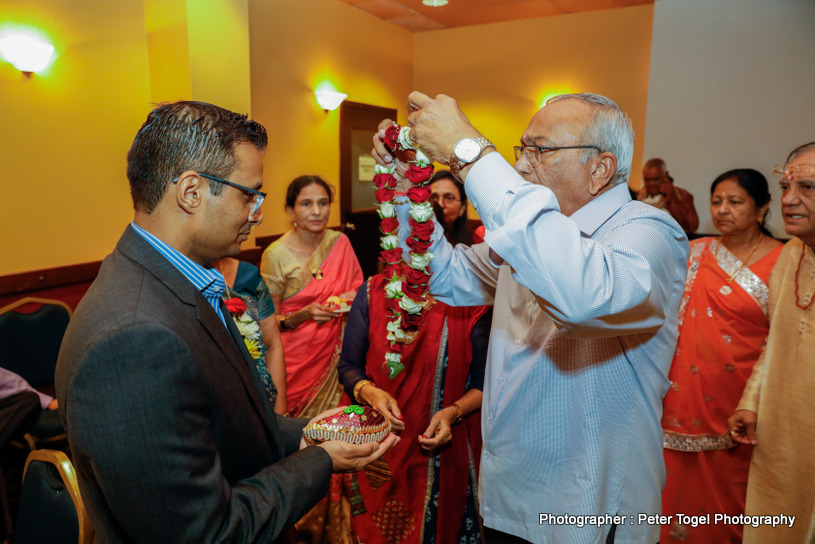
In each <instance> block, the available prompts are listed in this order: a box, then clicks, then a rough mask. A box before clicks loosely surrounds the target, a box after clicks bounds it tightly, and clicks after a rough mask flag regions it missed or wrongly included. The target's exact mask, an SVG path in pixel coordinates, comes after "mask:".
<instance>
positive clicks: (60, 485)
mask: <svg viewBox="0 0 815 544" xmlns="http://www.w3.org/2000/svg"><path fill="white" fill-rule="evenodd" d="M12 542H13V543H14V544H42V543H44V542H47V543H49V544H77V543H78V544H86V543H87V544H90V543H91V542H93V527H91V523H90V520H89V519H88V516H87V513H86V512H85V505H84V503H83V502H82V497H81V495H80V493H79V484H78V482H77V477H76V472H75V471H74V467H73V465H72V464H71V461H70V460H69V459H68V457H67V456H66V455H65V454H64V453H62V452H61V451H54V450H36V451H32V452H31V453H30V454H29V455H28V459H27V460H26V465H25V472H24V473H23V485H22V488H21V490H20V508H19V513H18V515H17V526H16V529H15V531H14V536H13V538H12Z"/></svg>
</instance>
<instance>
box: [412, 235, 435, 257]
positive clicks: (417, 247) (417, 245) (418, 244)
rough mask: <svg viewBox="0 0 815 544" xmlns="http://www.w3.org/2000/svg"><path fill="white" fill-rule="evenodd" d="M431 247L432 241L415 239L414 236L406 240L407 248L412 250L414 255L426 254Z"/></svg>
mask: <svg viewBox="0 0 815 544" xmlns="http://www.w3.org/2000/svg"><path fill="white" fill-rule="evenodd" d="M431 245H433V241H432V240H428V239H427V238H416V237H415V236H411V237H410V238H408V239H407V246H408V247H409V248H410V249H412V250H413V252H414V253H427V250H428V249H430V246H431Z"/></svg>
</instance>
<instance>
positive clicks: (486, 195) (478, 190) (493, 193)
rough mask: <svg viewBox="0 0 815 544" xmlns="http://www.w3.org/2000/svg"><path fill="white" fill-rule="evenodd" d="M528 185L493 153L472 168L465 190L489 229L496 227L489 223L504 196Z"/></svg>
mask: <svg viewBox="0 0 815 544" xmlns="http://www.w3.org/2000/svg"><path fill="white" fill-rule="evenodd" d="M498 180H500V182H499V181H498ZM526 183H527V181H526V180H524V179H523V178H522V177H521V175H520V174H519V173H518V172H516V171H515V169H514V168H513V167H512V165H511V164H509V163H508V162H507V161H506V159H504V157H502V156H501V154H500V153H498V152H493V153H489V154H487V155H485V156H484V157H482V158H480V159H478V161H476V163H475V164H473V165H472V166H471V167H470V171H469V172H468V173H467V178H466V179H465V181H464V188H465V190H466V191H467V197H468V198H469V199H470V202H472V203H473V207H474V208H475V209H476V211H477V212H478V215H479V216H480V217H481V220H482V221H484V222H485V226H486V227H487V228H488V229H489V228H490V227H491V226H494V225H490V224H488V223H487V222H488V221H489V220H490V219H491V216H492V215H493V213H495V211H496V210H497V209H498V208H499V206H500V205H501V201H502V198H503V196H504V194H506V192H507V191H509V190H512V189H516V188H519V187H521V186H523V185H524V184H526Z"/></svg>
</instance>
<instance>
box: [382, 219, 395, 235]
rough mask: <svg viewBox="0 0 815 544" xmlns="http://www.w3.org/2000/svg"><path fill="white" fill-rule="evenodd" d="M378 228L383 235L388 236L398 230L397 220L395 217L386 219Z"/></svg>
mask: <svg viewBox="0 0 815 544" xmlns="http://www.w3.org/2000/svg"><path fill="white" fill-rule="evenodd" d="M379 227H380V228H381V229H382V232H384V233H385V234H390V233H392V232H395V231H396V230H398V229H399V220H398V219H396V218H395V217H386V218H385V219H383V220H382V222H381V223H380V224H379Z"/></svg>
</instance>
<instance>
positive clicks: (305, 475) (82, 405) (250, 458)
mask: <svg viewBox="0 0 815 544" xmlns="http://www.w3.org/2000/svg"><path fill="white" fill-rule="evenodd" d="M230 321H231V320H229V319H227V322H230ZM230 324H231V323H230ZM231 329H232V330H227V328H225V327H224V324H223V323H222V322H221V321H220V319H219V318H218V316H217V314H216V313H215V311H214V310H213V309H212V307H211V306H210V305H209V304H208V303H207V301H206V300H205V299H204V297H203V296H202V295H201V294H200V293H199V292H198V291H197V290H196V289H195V287H194V286H193V285H192V283H190V282H189V281H188V280H187V279H186V278H185V277H184V276H183V274H181V273H180V272H179V271H178V270H177V269H176V268H175V267H173V265H171V264H170V263H169V262H168V261H167V260H166V259H165V258H164V257H163V256H161V254H159V253H158V252H157V251H156V250H155V249H153V248H152V247H151V246H150V245H149V244H148V243H147V242H146V241H145V240H144V239H143V238H142V237H141V236H140V235H139V234H138V233H136V232H135V231H134V230H133V229H132V228H131V227H129V226H128V228H127V229H126V230H125V233H124V234H123V235H122V237H121V239H120V240H119V243H118V245H117V247H116V250H115V251H114V252H113V253H112V254H111V255H109V256H108V257H107V258H106V259H105V261H104V262H103V264H102V268H101V270H100V271H99V275H98V277H97V278H96V280H95V281H94V283H93V285H92V286H91V288H90V289H89V291H88V293H87V294H86V295H85V297H84V298H83V299H82V302H81V303H80V304H79V306H78V307H77V310H76V312H75V313H74V315H73V317H72V319H71V324H70V326H69V328H68V331H67V333H66V335H65V339H64V341H63V344H62V349H61V351H60V356H59V361H58V364H57V372H56V388H57V397H58V398H59V404H60V412H61V414H62V418H63V420H64V422H65V426H66V429H67V431H68V436H69V441H70V445H71V451H72V453H73V459H74V464H75V466H76V469H77V472H78V474H79V478H80V488H81V491H82V497H83V500H84V501H85V505H86V507H87V508H88V511H89V515H90V519H91V522H92V523H93V526H94V529H95V531H96V535H97V539H98V540H99V541H101V542H149V543H157V542H172V543H180V542H194V543H196V544H198V543H202V542H270V541H273V540H275V539H277V538H278V537H279V536H280V534H281V533H282V532H283V531H284V530H286V528H288V527H290V526H291V525H293V524H294V522H295V521H297V520H298V519H299V518H300V517H301V516H302V515H303V514H304V513H306V512H307V511H308V510H309V509H310V508H311V507H312V506H314V505H315V504H316V503H317V502H318V501H319V500H320V498H322V497H323V496H325V494H326V492H327V490H328V483H329V480H330V477H331V467H332V462H331V458H330V456H329V455H328V454H327V453H326V452H325V451H324V450H323V449H321V448H315V447H309V448H305V449H304V450H302V451H298V445H299V441H300V437H301V430H302V427H303V425H304V424H305V420H290V419H285V418H281V417H278V416H276V415H275V414H273V412H272V410H271V407H270V406H269V403H268V401H267V400H266V399H265V395H262V394H261V392H260V389H259V386H258V383H259V379H258V378H257V376H256V370H255V369H254V363H253V362H252V361H251V359H250V358H249V356H248V353H246V350H245V348H244V347H243V342H240V343H238V342H237V341H236V338H235V337H234V336H233V334H237V331H236V330H234V326H232V328H231Z"/></svg>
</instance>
